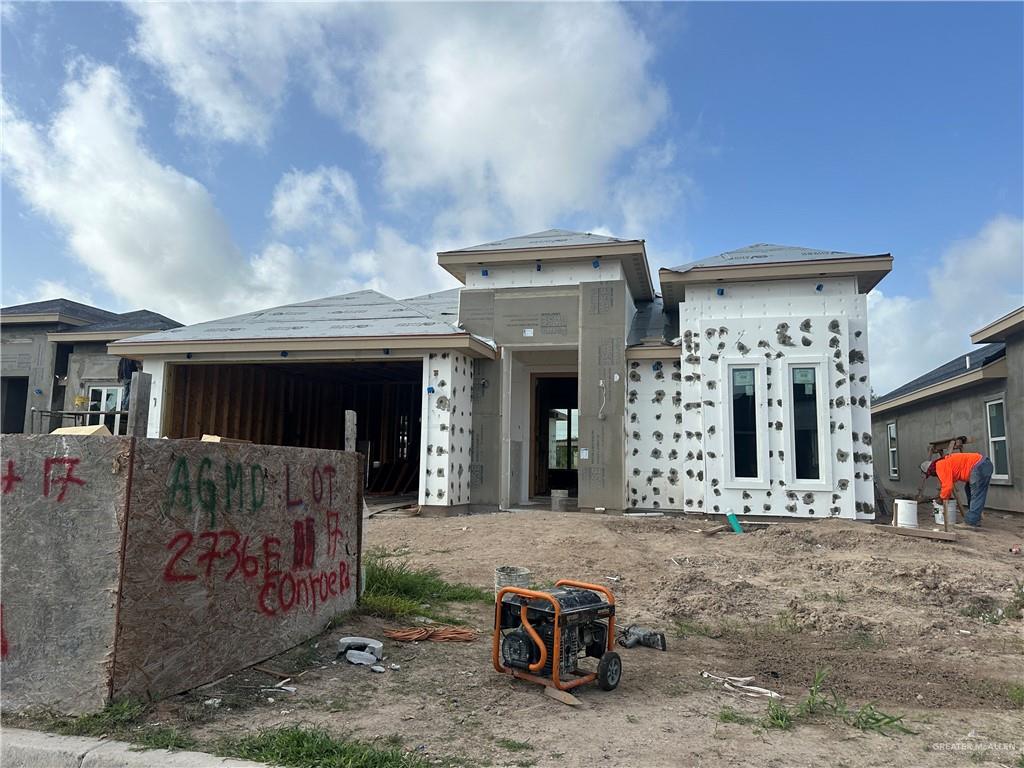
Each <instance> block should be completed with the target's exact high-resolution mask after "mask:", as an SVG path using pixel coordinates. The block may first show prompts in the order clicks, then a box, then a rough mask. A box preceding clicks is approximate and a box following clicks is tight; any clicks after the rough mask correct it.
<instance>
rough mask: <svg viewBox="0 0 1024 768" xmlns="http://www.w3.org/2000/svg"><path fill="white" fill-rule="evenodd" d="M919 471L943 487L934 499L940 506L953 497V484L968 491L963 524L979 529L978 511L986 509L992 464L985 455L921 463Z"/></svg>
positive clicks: (955, 455) (960, 455) (958, 455)
mask: <svg viewBox="0 0 1024 768" xmlns="http://www.w3.org/2000/svg"><path fill="white" fill-rule="evenodd" d="M921 471H922V472H923V473H924V476H925V477H932V476H933V475H934V476H935V477H937V478H939V484H940V485H941V486H942V487H941V490H940V491H939V496H938V498H936V499H935V500H936V501H938V502H939V503H940V504H943V505H944V504H945V501H946V500H947V499H951V498H953V483H955V482H961V483H963V484H964V488H965V490H966V491H967V515H966V517H967V519H966V520H964V522H965V523H967V524H968V525H971V526H974V527H975V528H978V527H980V526H981V511H982V510H983V509H984V508H985V498H986V497H987V496H988V484H989V481H990V480H991V479H992V462H991V461H989V459H988V457H987V456H982V455H981V454H980V453H950V454H948V455H946V456H943V457H942V458H941V459H936V460H935V461H925V462H922V463H921Z"/></svg>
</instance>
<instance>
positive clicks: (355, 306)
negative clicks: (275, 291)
mask: <svg viewBox="0 0 1024 768" xmlns="http://www.w3.org/2000/svg"><path fill="white" fill-rule="evenodd" d="M446 293H449V292H447V291H446V292H442V293H439V294H427V295H426V296H419V297H415V298H413V299H411V300H407V301H399V300H397V299H392V298H391V297H389V296H385V295H384V294H382V293H378V292H377V291H371V290H365V291H356V292H355V293H347V294H344V295H342V296H328V297H327V298H323V299H315V300H313V301H305V302H300V303H298V304H287V305H285V306H281V307H273V308H271V309H264V310H260V311H258V312H249V313H247V314H244V315H236V316H235V317H227V318H223V319H221V320H210V321H209V322H205V323H197V324H195V325H187V326H184V327H181V328H173V329H171V330H166V331H161V332H160V333H149V334H146V335H145V336H136V337H134V338H132V339H130V340H127V341H128V342H130V343H132V344H137V343H139V342H163V341H214V340H216V341H231V340H239V341H240V340H243V339H309V338H351V337H361V336H425V335H426V336H436V335H447V334H465V335H468V334H467V333H466V331H463V330H461V329H459V328H457V327H456V326H455V324H454V323H455V320H456V317H455V316H452V317H451V318H450V319H448V318H447V316H446V315H445V314H444V313H443V312H442V310H443V309H445V308H446V307H450V306H451V299H450V298H449V297H447V296H445V295H444V294H446ZM456 301H457V298H456ZM115 343H119V342H115Z"/></svg>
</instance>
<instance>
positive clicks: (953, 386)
mask: <svg viewBox="0 0 1024 768" xmlns="http://www.w3.org/2000/svg"><path fill="white" fill-rule="evenodd" d="M1008 371H1009V368H1008V366H1007V364H1006V358H1005V357H1001V358H999V359H998V360H995V361H993V362H991V363H989V364H988V365H983V366H981V367H980V368H975V369H974V370H971V371H966V372H964V373H961V374H960V375H959V376H954V377H953V378H951V379H946V380H945V381H939V382H936V383H935V384H932V385H930V386H927V387H922V388H921V389H918V390H915V391H914V392H908V393H907V394H905V395H900V396H899V397H896V398H893V399H892V400H887V401H885V402H884V403H881V404H879V405H872V406H871V415H872V416H877V415H879V414H882V413H888V412H889V411H893V410H895V409H897V408H902V407H904V406H906V405H911V404H913V403H917V402H920V401H922V400H927V399H929V398H932V397H936V396H938V395H948V394H950V393H953V392H957V391H959V390H961V389H966V388H967V387H971V386H974V385H975V384H980V383H982V382H984V381H991V380H994V379H1005V378H1006V376H1007V373H1008Z"/></svg>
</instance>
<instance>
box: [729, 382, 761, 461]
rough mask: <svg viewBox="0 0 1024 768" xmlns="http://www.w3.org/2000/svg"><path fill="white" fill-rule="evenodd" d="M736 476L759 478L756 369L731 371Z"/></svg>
mask: <svg viewBox="0 0 1024 768" xmlns="http://www.w3.org/2000/svg"><path fill="white" fill-rule="evenodd" d="M730 370H731V385H732V456H733V477H734V478H736V479H740V478H744V479H746V478H752V479H756V478H757V477H758V476H759V475H758V467H757V453H758V450H757V423H758V418H757V396H756V387H755V382H756V376H755V369H754V368H731V369H730Z"/></svg>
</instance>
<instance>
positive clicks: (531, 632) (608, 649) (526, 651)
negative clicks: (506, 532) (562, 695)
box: [493, 580, 622, 691]
mask: <svg viewBox="0 0 1024 768" xmlns="http://www.w3.org/2000/svg"><path fill="white" fill-rule="evenodd" d="M614 642H615V598H614V597H613V596H612V593H611V592H610V591H609V590H608V589H607V588H605V587H603V586H599V585H593V584H585V583H583V582H573V581H569V580H563V581H560V582H558V583H557V584H556V585H555V588H554V589H551V590H543V591H541V590H528V589H520V588H518V587H506V588H504V589H502V590H501V591H500V592H499V593H498V596H497V599H496V605H495V624H494V649H493V651H494V667H495V669H496V670H498V671H499V672H504V673H506V674H511V675H513V676H515V677H520V678H523V679H527V680H532V681H533V682H539V683H543V684H545V685H551V684H554V686H555V687H557V688H560V689H561V690H568V689H570V688H574V687H576V686H578V685H582V684H583V683H587V682H591V681H593V680H596V681H597V683H598V686H599V687H600V688H601V689H603V690H606V691H610V690H612V689H614V688H615V687H616V686H617V685H618V684H619V680H620V678H621V677H622V662H621V660H620V659H619V656H618V654H617V653H615V652H614V651H613V650H612V648H613V647H614ZM588 657H589V658H593V659H597V660H598V664H597V669H596V671H595V670H587V669H582V668H581V667H580V662H581V661H583V660H585V659H587V658H588Z"/></svg>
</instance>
